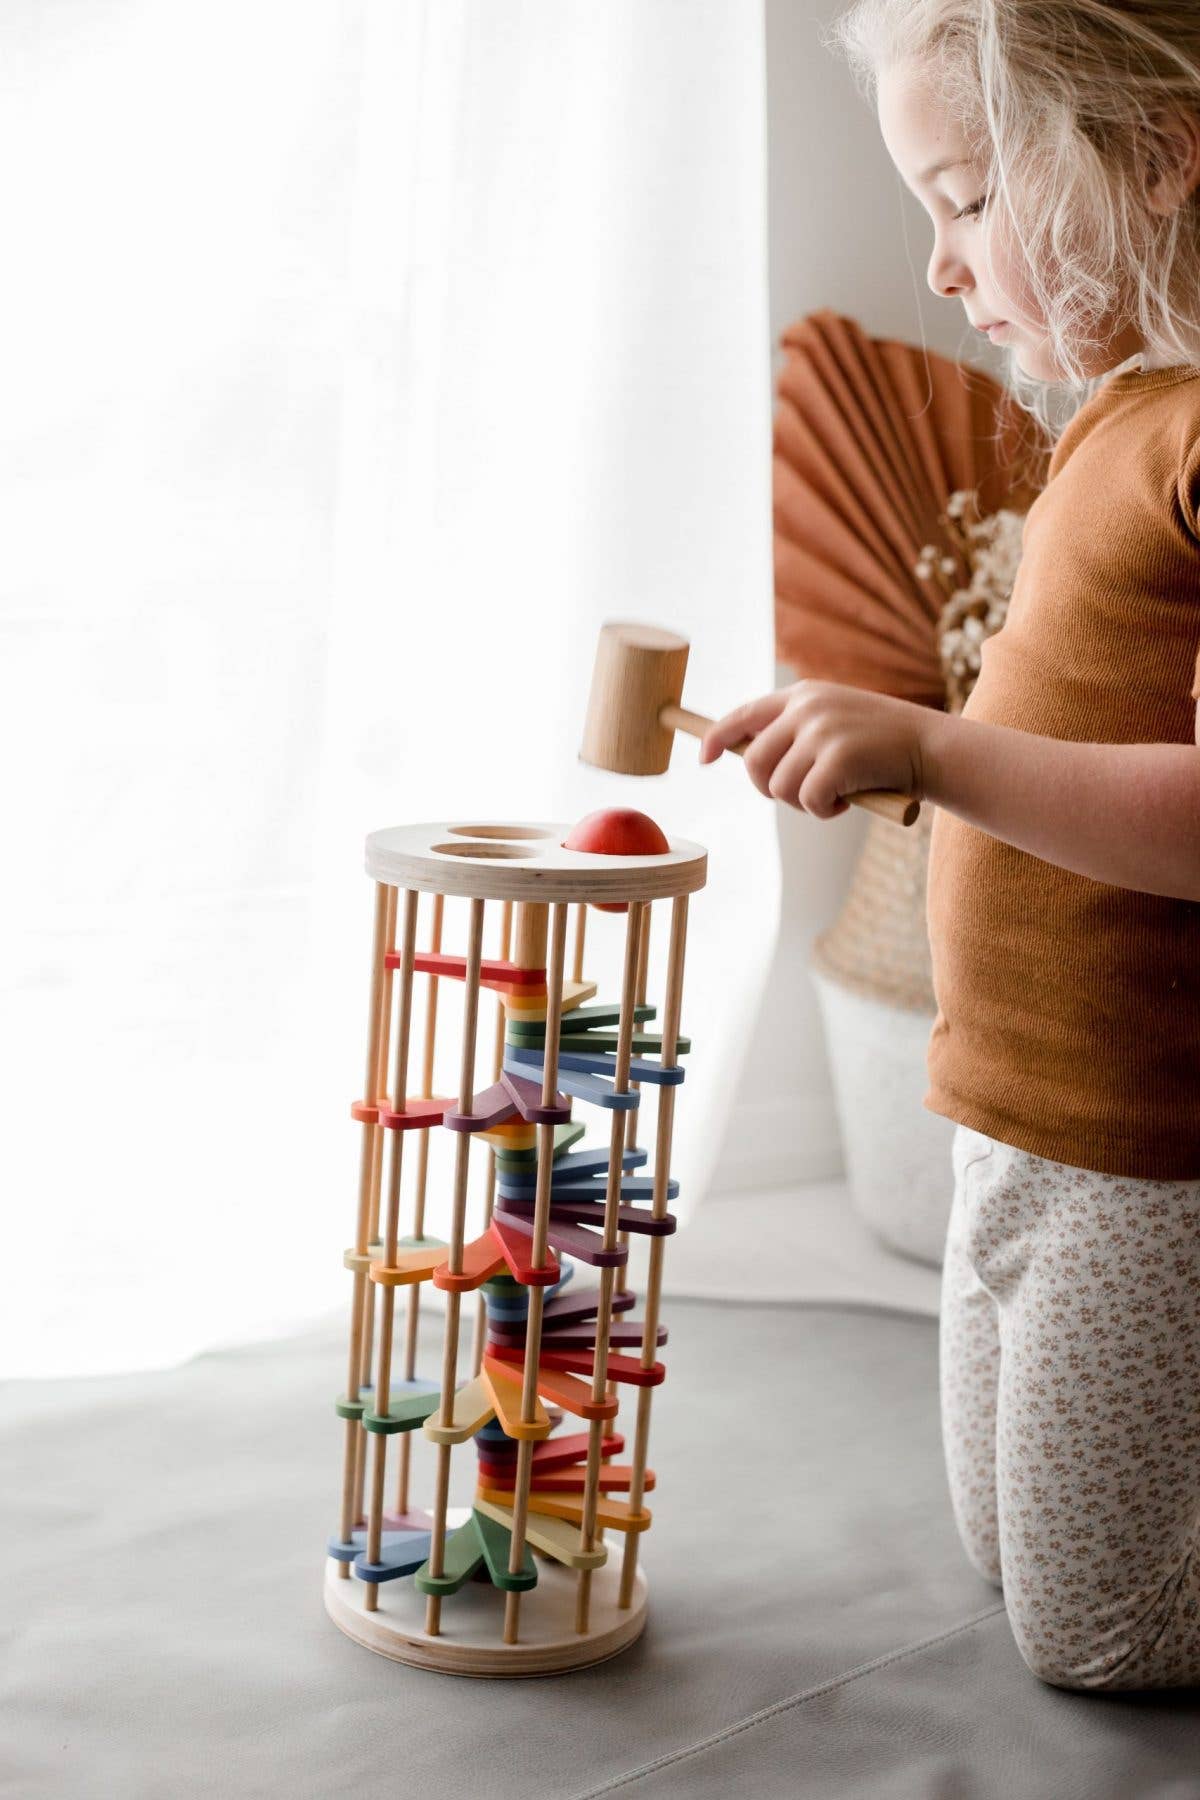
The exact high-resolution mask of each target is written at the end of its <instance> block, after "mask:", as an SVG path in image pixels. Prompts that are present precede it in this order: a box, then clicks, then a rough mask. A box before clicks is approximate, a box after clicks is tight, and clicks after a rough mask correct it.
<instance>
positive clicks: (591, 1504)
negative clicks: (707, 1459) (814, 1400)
mask: <svg viewBox="0 0 1200 1800" xmlns="http://www.w3.org/2000/svg"><path fill="white" fill-rule="evenodd" d="M646 910H648V909H647V908H646V903H645V902H644V901H641V900H631V901H630V903H629V914H628V917H627V920H626V927H625V967H624V970H623V973H622V977H621V1017H620V1023H619V1025H618V1027H617V1055H616V1063H615V1067H614V1069H613V1092H614V1093H616V1094H627V1093H628V1092H629V1091H630V1088H629V1064H630V1060H631V1057H632V1053H633V1025H634V1017H633V1014H634V1007H635V1005H636V1004H637V986H638V965H639V962H640V959H641V953H642V950H643V947H644V930H643V922H642V920H643V912H644V911H646ZM633 1110H634V1111H636V1110H637V1109H636V1108H634V1109H633ZM624 1146H625V1121H624V1119H623V1118H622V1117H621V1114H620V1113H619V1112H618V1111H617V1110H616V1109H615V1108H614V1110H613V1116H612V1125H611V1130H610V1134H609V1150H608V1181H607V1183H606V1184H605V1190H604V1248H605V1249H606V1250H615V1249H616V1247H617V1238H618V1231H617V1222H618V1209H619V1207H620V1204H621V1176H622V1173H623V1171H622V1166H621V1163H622V1151H623V1149H624ZM613 1274H614V1271H613V1269H612V1268H611V1267H609V1268H603V1269H601V1271H600V1305H599V1308H598V1310H597V1313H596V1349H595V1353H594V1358H593V1363H592V1399H593V1400H602V1399H603V1398H604V1393H605V1386H606V1383H607V1381H608V1340H609V1328H610V1324H611V1318H612V1296H613ZM603 1436H604V1420H603V1419H592V1420H591V1421H590V1423H589V1427H588V1455H587V1473H586V1475H585V1477H584V1489H583V1517H582V1519H581V1520H580V1526H579V1548H580V1549H581V1550H594V1549H595V1548H596V1542H597V1540H596V1505H597V1499H598V1496H599V1482H600V1443H601V1439H602V1438H603ZM628 1535H630V1536H632V1533H629V1534H628ZM591 1596H592V1571H591V1570H590V1569H581V1570H580V1571H579V1579H578V1582H577V1585H576V1589H575V1629H576V1631H577V1632H578V1633H579V1634H580V1636H582V1635H583V1634H584V1633H585V1632H586V1631H587V1628H588V1613H589V1609H590V1606H591Z"/></svg>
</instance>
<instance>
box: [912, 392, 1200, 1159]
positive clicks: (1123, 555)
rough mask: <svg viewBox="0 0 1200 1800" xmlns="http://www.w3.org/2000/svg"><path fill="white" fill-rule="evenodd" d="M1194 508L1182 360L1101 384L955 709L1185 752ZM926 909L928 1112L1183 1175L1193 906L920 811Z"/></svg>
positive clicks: (1064, 733) (1199, 580)
mask: <svg viewBox="0 0 1200 1800" xmlns="http://www.w3.org/2000/svg"><path fill="white" fill-rule="evenodd" d="M1198 508H1200V368H1193V367H1191V366H1190V365H1187V366H1181V367H1175V368H1169V369H1148V370H1125V371H1123V372H1119V373H1117V374H1116V375H1113V376H1111V377H1110V378H1109V379H1108V380H1107V381H1106V382H1104V383H1103V384H1102V386H1101V387H1100V388H1099V389H1097V390H1096V392H1094V393H1093V394H1092V396H1091V397H1090V399H1088V400H1087V401H1086V402H1085V404H1084V405H1083V406H1082V407H1081V408H1080V410H1079V411H1078V412H1077V413H1076V414H1075V416H1074V418H1073V419H1072V420H1071V421H1070V423H1069V424H1068V425H1067V426H1066V428H1065V429H1064V431H1063V432H1062V434H1061V435H1060V437H1059V439H1058V441H1057V443H1056V444H1055V446H1054V450H1053V454H1052V457H1051V460H1050V465H1049V475H1048V479H1047V483H1046V486H1045V487H1044V489H1043V490H1042V492H1041V493H1040V494H1039V495H1038V497H1037V499H1036V500H1035V501H1034V503H1033V505H1032V507H1031V508H1030V510H1029V512H1028V514H1027V515H1026V519H1025V524H1024V529H1023V536H1022V553H1021V562H1020V566H1019V569H1018V573H1017V579H1016V582H1015V584H1014V587H1013V593H1012V598H1011V600H1010V602H1009V607H1008V612H1007V615H1006V617H1005V621H1004V624H1003V626H1002V627H1001V629H1000V630H999V631H998V632H996V633H995V635H994V636H993V637H990V638H988V639H986V640H985V642H984V644H983V646H982V649H981V653H980V673H979V677H978V679H977V681H976V683H975V686H974V688H973V689H972V691H971V694H970V695H969V697H968V700H967V703H966V706H965V707H964V709H963V715H962V716H963V717H964V718H968V719H983V720H986V721H988V722H990V723H993V724H996V725H1007V726H1011V727H1014V728H1015V729H1016V730H1018V731H1031V732H1036V733H1038V734H1040V735H1042V736H1046V737H1056V738H1067V739H1072V740H1075V741H1077V742H1085V743H1109V744H1131V743H1164V744H1185V743H1186V744H1191V743H1194V741H1195V702H1196V700H1197V699H1198V698H1200V519H1198V516H1197V512H1198ZM1196 755H1197V757H1198V758H1200V747H1197V750H1196ZM1196 855H1197V858H1200V833H1198V838H1197V843H1196ZM927 916H928V923H929V937H930V948H931V954H932V963H933V986H934V993H935V996H936V999H937V1005H938V1011H937V1017H936V1019H935V1021H934V1025H933V1030H932V1033H931V1036H930V1039H929V1047H928V1059H927V1060H928V1073H929V1083H930V1086H929V1091H928V1092H927V1093H926V1095H925V1097H924V1105H925V1106H926V1107H927V1108H928V1110H929V1111H931V1112H936V1113H942V1114H944V1115H945V1116H946V1117H948V1118H951V1119H954V1120H957V1121H959V1122H961V1123H962V1124H965V1125H969V1126H972V1127H973V1128H974V1129H975V1130H976V1131H981V1132H985V1133H986V1134H987V1135H988V1136H989V1137H994V1138H996V1139H998V1140H999V1141H1000V1142H1002V1143H1006V1144H1013V1145H1015V1146H1016V1147H1017V1148H1019V1149H1022V1150H1028V1151H1032V1152H1033V1153H1034V1155H1037V1156H1044V1157H1049V1158H1051V1159H1053V1160H1054V1161H1056V1162H1064V1163H1070V1164H1073V1165H1075V1166H1076V1167H1078V1168H1082V1169H1094V1170H1099V1171H1101V1172H1103V1173H1106V1174H1112V1175H1131V1176H1142V1177H1144V1178H1146V1179H1150V1180H1153V1179H1162V1180H1190V1179H1200V903H1197V902H1192V901H1188V900H1177V899H1172V898H1169V897H1166V896H1163V895H1161V894H1146V893H1141V892H1138V891H1135V890H1134V889H1131V888H1121V887H1112V886H1110V885H1108V884H1107V883H1105V882H1102V881H1093V880H1091V879H1090V878H1088V877H1087V876H1083V875H1076V874H1074V873H1073V872H1072V871H1070V870H1068V869H1063V868H1060V867H1059V866H1058V865H1057V864H1055V863H1051V862H1045V861H1043V860H1042V859H1041V858H1040V857H1037V856H1031V855H1030V854H1029V853H1028V852H1027V851H1024V850H1018V849H1015V848H1014V847H1013V846H1012V845H1011V844H1007V843H1004V842H1003V841H1002V840H1001V839H999V838H996V837H993V836H991V835H990V834H989V833H987V832H985V831H981V830H979V829H978V828H977V827H976V826H973V825H968V824H966V823H965V822H964V821H963V820H961V819H959V818H956V817H955V815H954V814H953V813H950V812H947V811H946V810H945V809H944V808H939V809H938V811H937V813H936V816H935V818H934V822H933V827H932V830H931V833H930V846H929V885H928V914H927Z"/></svg>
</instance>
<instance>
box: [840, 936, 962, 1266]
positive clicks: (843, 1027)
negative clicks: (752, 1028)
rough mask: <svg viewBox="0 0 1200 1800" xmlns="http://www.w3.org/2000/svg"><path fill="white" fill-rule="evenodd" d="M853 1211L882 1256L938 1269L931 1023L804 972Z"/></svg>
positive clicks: (945, 1134) (945, 1182)
mask: <svg viewBox="0 0 1200 1800" xmlns="http://www.w3.org/2000/svg"><path fill="white" fill-rule="evenodd" d="M809 974H810V975H811V977H812V980H813V984H814V986H815V988H816V991H817V998H818V1000H819V1002H820V1007H821V1017H822V1021H823V1023H824V1027H825V1042H826V1047H827V1049H828V1052H829V1066H830V1074H831V1079H832V1083H833V1092H834V1101H835V1105H836V1108H837V1115H838V1123H839V1125H840V1127H841V1134H842V1148H843V1153H844V1157H845V1163H846V1180H847V1185H848V1187H849V1190H850V1197H851V1200H852V1202H853V1205H854V1209H855V1211H856V1212H857V1213H858V1215H859V1217H860V1218H861V1219H862V1220H863V1221H864V1223H865V1224H867V1225H868V1226H869V1227H870V1229H871V1230H872V1231H873V1232H874V1233H875V1234H876V1236H877V1237H879V1238H881V1239H882V1240H883V1242H884V1243H885V1244H887V1245H888V1246H889V1248H890V1249H893V1250H898V1251H899V1252H900V1253H901V1255H903V1256H911V1257H915V1258H916V1259H917V1261H919V1262H924V1263H931V1264H932V1265H933V1266H934V1267H935V1268H940V1267H941V1264H942V1256H943V1253H944V1249H945V1242H946V1227H947V1225H948V1224H949V1221H950V1203H951V1200H952V1199H953V1197H954V1177H953V1171H952V1168H951V1162H950V1150H951V1144H952V1142H953V1138H954V1121H953V1120H952V1119H946V1118H943V1117H942V1115H941V1114H940V1113H933V1112H929V1111H928V1109H927V1108H926V1107H924V1106H923V1105H922V1104H921V1102H922V1099H923V1097H924V1095H925V1094H926V1093H927V1092H928V1088H929V1082H928V1078H927V1075H926V1068H925V1051H926V1046H927V1045H928V1042H929V1033H930V1031H931V1029H932V1027H933V1020H934V1017H935V1016H936V1015H934V1014H932V1013H924V1012H916V1011H913V1010H911V1009H909V1008H906V1007H900V1006H888V1005H886V1004H885V1003H883V1002H881V1001H879V1000H874V999H871V998H869V997H868V996H867V995H865V994H858V993H855V992H854V991H853V990H852V989H850V988H846V987H843V986H842V985H841V984H840V983H838V982H836V981H832V980H830V978H829V977H828V976H827V975H825V974H823V973H822V972H821V971H820V970H819V969H816V968H813V967H811V966H810V968H809Z"/></svg>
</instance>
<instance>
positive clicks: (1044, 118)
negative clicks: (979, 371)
mask: <svg viewBox="0 0 1200 1800" xmlns="http://www.w3.org/2000/svg"><path fill="white" fill-rule="evenodd" d="M824 42H825V43H826V46H827V47H828V48H830V49H833V50H835V51H840V52H841V53H842V54H843V55H844V56H845V57H846V58H847V60H848V61H849V63H850V66H851V69H852V72H853V75H854V79H855V82H856V85H857V86H858V89H859V92H860V93H862V94H863V95H864V97H866V98H869V99H870V100H871V101H872V103H874V102H875V100H876V98H877V91H878V81H879V75H880V73H881V71H882V70H884V69H888V68H891V67H892V66H894V65H897V64H907V63H923V64H929V65H931V66H932V67H934V68H935V69H937V70H938V72H939V74H940V77H941V91H942V92H943V94H944V96H945V99H946V102H947V104H948V105H950V106H952V107H953V108H954V109H955V111H956V114H957V116H958V117H959V118H961V119H962V121H963V123H964V126H965V128H966V131H967V135H968V139H969V141H970V142H971V144H972V145H973V147H974V149H975V150H976V152H977V154H978V155H979V158H980V162H981V165H982V167H983V168H984V169H986V171H987V177H986V178H987V192H988V196H989V198H988V202H987V212H986V213H985V217H987V216H988V215H989V214H992V213H993V209H995V214H994V216H993V217H992V218H991V220H990V224H991V226H992V227H993V228H994V227H995V226H996V225H997V224H998V223H1002V224H1003V225H1004V227H1005V229H1006V231H1007V234H1008V235H1009V237H1010V240H1011V241H1012V242H1013V243H1014V244H1016V245H1019V246H1020V250H1021V253H1022V255H1023V259H1024V261H1025V263H1026V265H1027V268H1028V277H1027V279H1028V282H1029V287H1030V292H1031V294H1032V296H1033V298H1034V301H1035V304H1036V305H1037V307H1038V311H1039V313H1040V315H1041V317H1042V318H1043V319H1044V320H1045V322H1046V332H1047V337H1048V340H1049V347H1050V349H1051V350H1052V353H1053V356H1054V362H1055V366H1056V367H1057V368H1058V369H1060V370H1061V371H1062V377H1061V386H1060V387H1059V388H1058V389H1057V392H1058V393H1059V395H1060V396H1062V397H1065V398H1067V399H1068V400H1073V401H1074V402H1075V403H1076V407H1077V406H1078V405H1080V404H1082V403H1083V401H1084V400H1086V399H1088V398H1089V397H1090V395H1091V394H1092V393H1093V392H1094V391H1095V389H1096V387H1097V386H1098V384H1099V382H1100V381H1101V380H1102V379H1103V376H1101V375H1096V376H1093V377H1091V378H1089V377H1087V376H1086V375H1085V374H1084V371H1083V367H1082V364H1081V359H1080V355H1079V354H1078V351H1080V350H1082V351H1084V352H1085V353H1086V350H1087V348H1088V347H1089V346H1090V347H1091V348H1093V349H1095V348H1098V347H1099V346H1098V341H1097V339H1096V338H1095V337H1094V336H1093V335H1092V332H1093V330H1094V327H1095V326H1096V324H1097V323H1098V322H1099V321H1100V319H1102V318H1103V317H1104V315H1105V314H1106V313H1107V312H1109V311H1110V310H1111V309H1112V308H1114V307H1116V308H1119V309H1121V311H1122V312H1124V313H1125V315H1126V316H1127V317H1128V319H1129V322H1130V323H1131V324H1132V325H1134V326H1135V327H1136V328H1137V330H1138V333H1139V335H1140V337H1141V339H1142V343H1143V345H1144V347H1145V349H1146V351H1147V352H1149V353H1151V354H1152V355H1153V356H1154V358H1155V360H1156V361H1166V362H1168V363H1195V364H1196V365H1197V366H1200V311H1198V309H1200V189H1196V190H1194V191H1193V192H1192V193H1191V194H1190V195H1189V196H1188V197H1187V198H1186V199H1185V200H1184V201H1183V202H1182V204H1180V205H1179V206H1177V207H1176V208H1175V209H1174V210H1173V211H1171V212H1169V213H1167V214H1165V215H1160V214H1152V213H1151V212H1150V211H1149V209H1148V208H1147V206H1146V204H1145V200H1144V185H1143V184H1144V183H1145V181H1146V180H1147V178H1148V176H1149V175H1152V174H1154V173H1156V172H1159V171H1162V170H1165V169H1168V168H1170V167H1171V166H1172V165H1173V163H1174V162H1175V161H1176V160H1177V156H1178V138H1177V137H1176V138H1173V137H1172V135H1171V131H1170V122H1171V121H1170V115H1171V112H1172V111H1173V110H1175V111H1178V110H1182V111H1185V112H1188V113H1192V114H1197V115H1200V5H1198V4H1197V3H1196V0H854V4H852V5H851V6H850V8H849V10H848V11H847V12H845V13H843V14H842V15H841V17H840V18H838V19H837V20H835V21H834V24H833V26H832V27H831V28H830V29H829V30H828V32H827V33H826V34H825V36H824ZM983 235H984V241H985V245H986V246H987V248H986V249H985V256H986V257H987V264H988V269H989V273H991V272H992V264H991V256H990V243H989V242H988V240H989V239H990V237H991V235H992V234H991V231H989V232H986V233H984V234H983ZM1008 376H1009V384H1010V386H1011V389H1012V392H1013V396H1014V398H1015V399H1016V400H1017V401H1018V402H1019V404H1021V405H1022V406H1024V407H1025V408H1026V409H1027V410H1028V411H1029V412H1030V413H1032V414H1034V415H1035V416H1036V417H1037V419H1038V420H1039V421H1040V423H1041V424H1042V425H1043V426H1044V427H1045V428H1046V430H1047V431H1048V432H1050V433H1051V434H1052V435H1053V434H1054V432H1055V419H1054V417H1053V416H1052V415H1053V411H1054V405H1053V402H1054V396H1055V392H1056V390H1055V389H1054V388H1052V387H1050V386H1049V385H1048V384H1044V383H1042V382H1039V381H1036V380H1034V379H1033V378H1032V377H1030V376H1027V375H1025V374H1024V372H1023V371H1022V370H1021V369H1020V368H1019V366H1018V365H1017V363H1016V359H1015V353H1013V352H1011V351H1010V356H1009V365H1008ZM1064 390H1065V393H1064ZM1075 409H1076V408H1075V407H1071V408H1069V409H1068V410H1069V411H1073V410H1075ZM1061 423H1062V421H1061V420H1059V425H1060V426H1061Z"/></svg>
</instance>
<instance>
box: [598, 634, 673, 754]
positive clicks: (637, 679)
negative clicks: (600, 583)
mask: <svg viewBox="0 0 1200 1800" xmlns="http://www.w3.org/2000/svg"><path fill="white" fill-rule="evenodd" d="M687 659H688V641H687V639H686V638H683V637H680V636H679V635H678V634H677V633H676V632H674V631H662V630H660V629H659V627H658V626H657V625H640V624H637V623H635V622H634V621H632V620H623V619H612V620H610V621H609V622H608V624H606V625H604V626H602V627H601V630H600V641H599V643H598V644H597V646H596V665H595V668H594V669H593V671H592V692H591V696H590V698H589V700H588V709H587V718H586V720H585V721H584V727H583V744H582V747H581V748H580V752H579V755H580V760H581V761H583V762H586V763H594V764H595V765H596V767H597V768H599V769H612V770H613V772H614V773H615V774H617V775H662V774H664V773H665V771H666V768H667V765H668V764H669V762H670V760H671V745H672V743H673V742H674V739H675V733H674V729H673V728H672V727H671V726H668V725H663V724H662V722H661V720H660V718H659V714H660V713H661V712H662V709H663V707H664V706H678V705H679V702H680V700H681V699H682V698H683V677H684V673H685V671H686V669H687Z"/></svg>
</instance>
